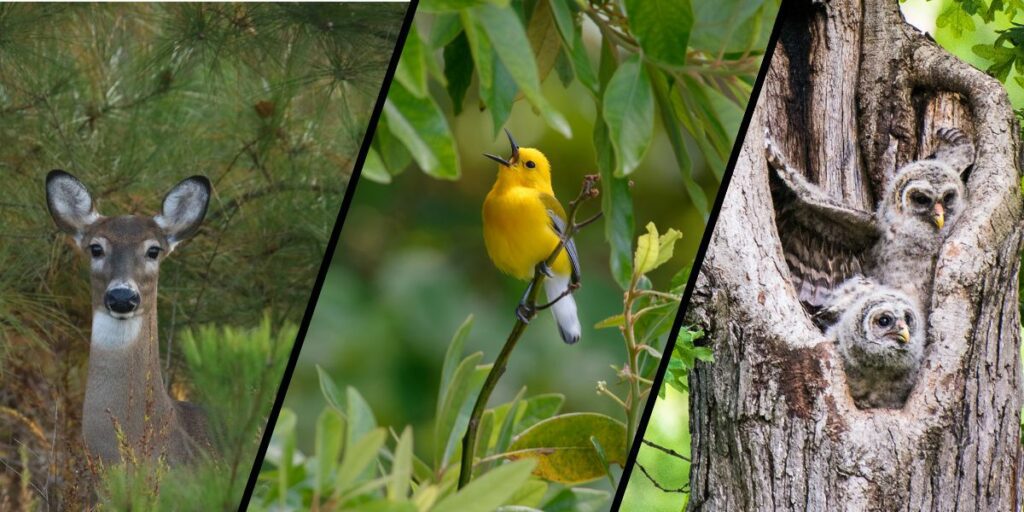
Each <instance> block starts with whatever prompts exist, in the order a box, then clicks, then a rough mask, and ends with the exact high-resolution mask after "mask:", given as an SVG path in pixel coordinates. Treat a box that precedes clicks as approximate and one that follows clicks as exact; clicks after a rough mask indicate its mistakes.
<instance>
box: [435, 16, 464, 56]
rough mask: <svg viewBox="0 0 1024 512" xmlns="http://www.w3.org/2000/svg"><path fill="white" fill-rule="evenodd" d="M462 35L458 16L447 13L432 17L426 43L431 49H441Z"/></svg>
mask: <svg viewBox="0 0 1024 512" xmlns="http://www.w3.org/2000/svg"><path fill="white" fill-rule="evenodd" d="M461 33H462V21H461V20H460V19H459V14H458V13H455V12H448V13H444V14H439V15H437V16H435V17H434V23H433V25H432V26H431V27H430V37H428V38H427V41H428V42H429V43H430V47H431V48H442V47H444V46H448V45H449V44H451V42H452V41H453V40H455V37H456V36H458V35H459V34H461Z"/></svg>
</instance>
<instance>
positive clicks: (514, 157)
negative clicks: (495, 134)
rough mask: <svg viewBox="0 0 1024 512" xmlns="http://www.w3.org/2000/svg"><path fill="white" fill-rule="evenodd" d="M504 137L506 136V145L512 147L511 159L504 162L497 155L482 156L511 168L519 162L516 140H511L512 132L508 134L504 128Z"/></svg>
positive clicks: (486, 154)
mask: <svg viewBox="0 0 1024 512" xmlns="http://www.w3.org/2000/svg"><path fill="white" fill-rule="evenodd" d="M505 135H508V143H509V145H511V146H512V157H511V158H509V159H508V160H505V159H504V158H502V157H500V156H498V155H492V154H490V153H484V156H486V157H487V158H490V159H491V160H494V161H495V162H498V163H499V164H501V165H504V166H506V167H512V164H514V163H516V162H518V161H519V144H516V140H515V139H513V138H512V132H509V131H508V128H505Z"/></svg>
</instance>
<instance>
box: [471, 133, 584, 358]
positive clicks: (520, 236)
mask: <svg viewBox="0 0 1024 512" xmlns="http://www.w3.org/2000/svg"><path fill="white" fill-rule="evenodd" d="M505 134H506V135H508V142H509V144H511V145H512V156H511V157H509V158H508V160H506V159H504V158H501V157H500V156H496V155H491V154H484V156H486V157H487V158H490V159H491V160H494V161H495V162H498V164H499V165H498V179H497V180H496V181H495V182H494V186H493V187H492V188H491V191H490V192H489V193H488V194H487V198H486V199H484V208H483V218H484V244H485V245H486V246H487V254H488V256H490V258H491V261H493V262H494V265H495V266H496V267H498V270H501V271H502V272H504V273H506V274H509V275H511V276H513V277H515V278H517V279H523V280H531V279H533V275H534V271H535V270H539V271H540V272H542V273H543V274H544V275H545V276H546V279H544V290H545V292H546V294H547V297H548V300H549V301H557V302H555V303H554V304H553V305H552V306H551V311H552V312H553V313H554V315H555V322H557V323H558V331H559V332H560V333H561V335H562V340H564V341H565V342H566V343H569V344H573V343H576V342H577V341H579V340H580V333H581V330H582V329H581V327H580V320H579V317H578V316H577V313H576V301H575V300H573V297H572V295H571V294H569V293H568V292H567V290H568V288H569V286H570V284H573V283H577V282H578V281H579V277H580V263H579V261H580V259H579V255H578V254H577V252H576V244H575V243H573V241H572V240H571V239H570V240H568V241H567V242H566V244H565V246H564V248H563V250H562V251H561V252H560V253H559V254H558V257H557V258H556V259H555V261H554V264H553V265H552V266H551V267H550V268H549V267H547V265H545V260H546V259H547V258H548V256H550V255H551V252H552V251H554V250H555V247H556V246H557V245H558V242H559V240H560V239H561V237H562V233H564V232H565V229H566V222H567V221H566V215H565V210H564V209H563V208H562V205H561V204H560V203H559V202H558V199H556V198H555V193H554V191H553V190H552V189H551V164H549V163H548V159H547V157H545V156H544V153H541V152H540V151H538V150H536V149H534V148H520V147H519V146H518V145H517V144H516V141H515V140H514V139H513V138H512V134H511V133H509V131H508V130H505ZM529 293H530V290H529V288H527V290H526V293H525V294H523V299H522V300H520V302H519V307H517V308H516V315H517V316H518V317H519V319H520V320H522V321H524V322H529V319H530V315H531V314H532V311H528V308H527V306H526V296H527V295H528V294H529Z"/></svg>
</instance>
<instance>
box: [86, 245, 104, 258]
mask: <svg viewBox="0 0 1024 512" xmlns="http://www.w3.org/2000/svg"><path fill="white" fill-rule="evenodd" d="M89 254H92V257H93V258H100V257H102V256H103V246H102V245H100V244H91V245H90V246H89Z"/></svg>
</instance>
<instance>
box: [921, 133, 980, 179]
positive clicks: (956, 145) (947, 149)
mask: <svg viewBox="0 0 1024 512" xmlns="http://www.w3.org/2000/svg"><path fill="white" fill-rule="evenodd" d="M935 135H936V138H937V139H938V146H937V147H936V149H935V154H933V155H931V156H929V157H928V158H932V159H935V160H942V161H943V162H946V163H947V164H949V165H950V166H951V167H953V169H955V170H956V172H958V173H961V174H963V172H964V171H965V170H967V168H968V167H970V166H971V164H973V163H974V157H975V148H974V143H973V142H971V138H970V137H968V136H967V134H966V133H964V132H963V131H962V130H960V129H959V128H952V127H945V128H939V129H938V131H936V133H935Z"/></svg>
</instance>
